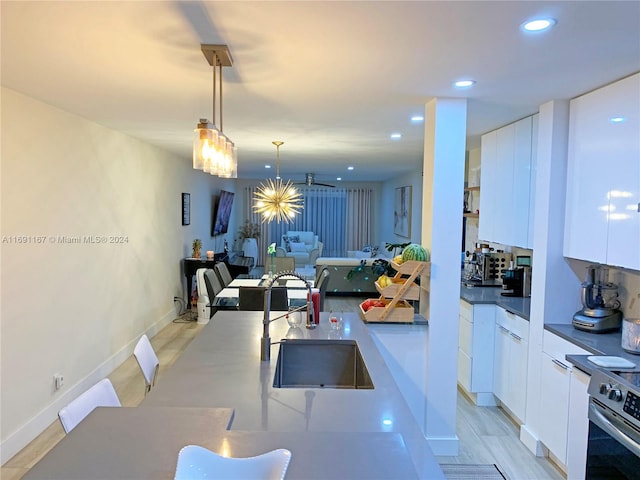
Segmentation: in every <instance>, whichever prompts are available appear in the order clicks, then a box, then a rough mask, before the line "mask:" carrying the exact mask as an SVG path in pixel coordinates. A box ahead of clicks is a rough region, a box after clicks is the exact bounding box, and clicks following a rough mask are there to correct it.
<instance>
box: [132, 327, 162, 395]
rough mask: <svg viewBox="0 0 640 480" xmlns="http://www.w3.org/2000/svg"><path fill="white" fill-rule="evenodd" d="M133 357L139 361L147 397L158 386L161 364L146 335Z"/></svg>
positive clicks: (135, 349) (139, 342) (140, 341)
mask: <svg viewBox="0 0 640 480" xmlns="http://www.w3.org/2000/svg"><path fill="white" fill-rule="evenodd" d="M133 355H134V357H136V360H137V361H138V365H139V366H140V370H142V375H143V376H144V383H145V391H144V393H145V395H146V394H147V393H148V392H150V391H151V387H152V386H154V385H155V384H156V377H157V376H158V368H159V367H160V362H159V360H158V357H157V356H156V352H155V351H154V350H153V347H152V346H151V342H150V341H149V338H148V337H147V336H146V335H142V337H140V340H138V343H137V344H136V347H135V348H134V349H133Z"/></svg>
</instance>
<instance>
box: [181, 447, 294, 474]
mask: <svg viewBox="0 0 640 480" xmlns="http://www.w3.org/2000/svg"><path fill="white" fill-rule="evenodd" d="M290 461H291V452H290V451H289V450H286V449H284V448H279V449H277V450H272V451H270V452H267V453H263V454H262V455H257V456H255V457H247V458H234V457H223V456H222V455H218V454H217V453H215V452H212V451H211V450H208V449H206V448H204V447H200V446H198V445H187V446H186V447H183V448H182V449H181V450H180V453H179V454H178V464H177V466H176V475H175V480H199V479H207V480H211V479H225V480H234V479H237V480H247V479H251V480H259V479H260V480H282V479H283V478H284V475H285V473H286V472H287V468H288V467H289V462H290Z"/></svg>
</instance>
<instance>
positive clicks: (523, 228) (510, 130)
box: [478, 115, 538, 248]
mask: <svg viewBox="0 0 640 480" xmlns="http://www.w3.org/2000/svg"><path fill="white" fill-rule="evenodd" d="M537 122H538V115H534V116H532V117H527V118H523V119H522V120H519V121H517V122H515V123H511V124H509V125H506V126H504V127H502V128H499V129H498V130H494V131H492V132H489V133H486V134H485V135H483V136H482V143H481V150H480V152H481V153H480V154H481V170H480V186H481V188H482V195H481V196H480V224H479V227H478V237H479V238H480V240H485V241H490V242H495V243H501V244H503V245H513V246H518V247H524V248H532V247H533V208H532V206H533V203H534V202H533V195H535V155H534V154H533V153H534V152H535V143H536V138H537ZM534 132H536V133H535V135H534Z"/></svg>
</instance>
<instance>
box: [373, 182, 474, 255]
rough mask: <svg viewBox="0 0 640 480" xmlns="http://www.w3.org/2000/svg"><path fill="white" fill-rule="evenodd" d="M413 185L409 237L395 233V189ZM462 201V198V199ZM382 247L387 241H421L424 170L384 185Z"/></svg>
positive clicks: (381, 229)
mask: <svg viewBox="0 0 640 480" xmlns="http://www.w3.org/2000/svg"><path fill="white" fill-rule="evenodd" d="M405 186H411V187H412V189H411V196H412V198H411V231H410V233H409V238H407V237H401V236H400V235H396V234H395V233H393V209H394V199H395V189H396V188H398V187H405ZM460 202H462V199H461V200H460ZM378 238H379V239H380V242H379V243H378V244H379V245H380V248H382V249H384V245H385V243H405V242H409V241H410V242H412V243H421V240H422V171H421V170H417V171H415V172H412V173H408V174H406V175H401V176H399V177H395V178H392V179H391V180H388V181H386V182H384V184H383V185H382V202H381V205H380V221H379V224H378Z"/></svg>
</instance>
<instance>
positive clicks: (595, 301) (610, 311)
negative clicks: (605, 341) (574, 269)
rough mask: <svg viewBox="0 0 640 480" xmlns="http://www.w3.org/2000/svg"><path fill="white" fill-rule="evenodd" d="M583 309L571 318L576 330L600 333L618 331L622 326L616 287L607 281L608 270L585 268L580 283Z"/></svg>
mask: <svg viewBox="0 0 640 480" xmlns="http://www.w3.org/2000/svg"><path fill="white" fill-rule="evenodd" d="M581 300H582V305H583V308H582V310H579V311H577V312H576V313H575V315H574V316H573V321H572V325H573V326H574V327H575V328H577V329H578V330H584V331H587V332H594V333H602V332H610V331H612V330H618V329H619V328H620V327H621V325H622V312H621V311H620V310H618V309H619V308H620V301H619V300H618V286H617V285H616V284H615V283H611V282H610V281H609V269H608V268H607V267H603V266H601V265H590V266H589V267H587V277H586V279H585V281H584V282H582V292H581Z"/></svg>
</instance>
